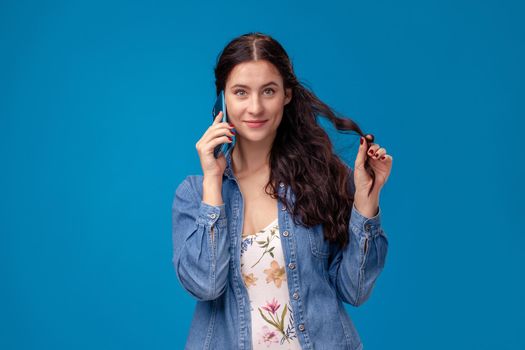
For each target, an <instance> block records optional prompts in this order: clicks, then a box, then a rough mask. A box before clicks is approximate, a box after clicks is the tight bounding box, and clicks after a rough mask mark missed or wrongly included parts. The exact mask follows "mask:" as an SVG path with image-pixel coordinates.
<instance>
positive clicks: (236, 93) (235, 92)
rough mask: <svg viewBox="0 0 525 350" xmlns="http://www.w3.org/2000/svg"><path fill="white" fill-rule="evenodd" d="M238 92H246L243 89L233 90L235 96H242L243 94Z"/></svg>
mask: <svg viewBox="0 0 525 350" xmlns="http://www.w3.org/2000/svg"><path fill="white" fill-rule="evenodd" d="M238 92H246V91H244V90H235V91H234V92H233V93H234V94H235V95H237V96H244V95H239V94H238Z"/></svg>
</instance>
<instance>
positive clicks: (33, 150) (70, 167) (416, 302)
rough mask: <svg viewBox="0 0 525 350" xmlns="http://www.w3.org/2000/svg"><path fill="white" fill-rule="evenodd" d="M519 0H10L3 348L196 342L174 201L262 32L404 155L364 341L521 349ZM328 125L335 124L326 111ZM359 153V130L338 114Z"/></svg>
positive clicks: (1, 7)
mask: <svg viewBox="0 0 525 350" xmlns="http://www.w3.org/2000/svg"><path fill="white" fill-rule="evenodd" d="M524 12H525V11H524V6H523V5H522V4H520V3H519V2H518V1H457V0H456V1H443V0H440V1H437V0H435V1H424V2H421V1H367V2H366V3H362V2H356V1H352V2H342V1H341V2H334V1H322V2H309V1H306V2H305V1H296V2H291V1H290V2H279V3H277V2H275V3H274V2H240V1H239V2H233V1H232V2H224V3H218V2H206V1H200V2H196V3H195V4H190V3H189V2H187V3H179V2H175V1H164V2H162V1H153V2H138V1H129V2H111V3H108V2H102V1H98V2H97V1H84V2H79V1H62V2H59V1H47V2H37V1H34V2H28V1H2V2H1V4H0V50H1V52H0V53H1V54H0V67H1V68H0V117H1V118H0V152H1V153H0V156H1V164H2V166H1V171H0V183H1V194H0V197H1V199H0V200H1V208H0V209H1V210H0V225H1V226H0V230H1V236H0V239H1V241H0V257H1V261H0V272H1V282H0V285H1V287H0V302H1V305H0V309H1V311H0V348H1V349H95V348H98V349H182V348H183V345H184V342H185V338H186V335H187V332H188V329H189V326H190V321H191V316H192V313H193V307H194V301H193V299H191V297H190V296H189V294H187V293H185V292H184V290H183V289H182V288H181V286H180V285H179V284H178V281H177V280H176V276H175V272H174V270H173V267H172V263H171V258H172V255H171V254H172V252H171V249H172V247H171V244H172V242H171V204H172V200H173V194H174V191H175V188H176V187H177V185H178V184H179V183H180V182H181V181H182V179H183V178H184V177H185V176H186V175H187V174H199V173H201V169H200V162H199V159H198V155H197V153H196V150H195V143H196V142H197V140H198V139H199V138H200V136H201V135H202V134H203V133H204V131H205V130H206V128H207V127H208V125H209V123H210V122H211V117H210V110H211V106H212V103H213V99H214V85H213V82H214V78H213V66H214V64H215V59H216V57H217V55H218V53H219V52H220V50H221V49H222V48H223V47H224V45H225V44H226V43H227V42H228V41H229V40H231V39H232V38H233V37H235V36H238V35H240V34H243V33H246V32H249V31H262V32H265V33H268V34H270V35H272V36H274V37H275V38H276V39H277V40H279V41H280V42H281V43H282V44H283V46H284V47H285V48H286V49H287V51H288V53H289V55H290V56H291V58H292V61H293V63H294V67H295V70H296V73H297V75H298V77H299V78H300V79H301V80H302V81H303V82H304V83H305V84H306V85H307V86H309V87H310V88H312V89H313V90H314V91H315V93H316V94H317V95H318V96H319V97H320V98H321V99H323V100H324V101H325V102H326V103H328V104H329V105H331V106H332V107H333V108H334V109H335V110H336V111H338V112H340V113H342V114H344V115H347V116H349V117H351V118H353V119H354V120H356V121H357V122H358V124H359V125H360V126H361V127H362V128H363V129H364V130H365V132H369V133H373V134H374V135H375V136H376V141H377V142H378V143H379V144H380V145H382V146H384V147H386V149H387V152H388V153H389V154H391V155H392V156H393V157H394V163H393V170H392V174H391V176H390V178H389V180H388V182H387V184H386V186H385V187H384V189H383V191H382V193H381V202H380V205H381V208H382V213H383V216H382V219H383V227H384V229H385V231H386V233H387V235H388V237H389V240H390V245H389V255H388V258H387V264H386V267H385V270H384V272H383V274H382V275H381V277H380V279H379V280H378V282H377V284H376V287H375V289H374V292H373V293H372V297H371V299H369V301H368V302H367V303H365V304H364V305H363V306H361V307H359V308H354V307H350V306H348V311H349V312H350V314H351V317H352V318H353V320H354V322H355V324H356V327H357V329H358V331H359V332H360V334H361V337H362V340H363V342H364V345H365V349H367V350H372V349H525V340H524V338H523V334H524V332H525V322H524V321H523V315H524V314H525V307H524V304H525V303H524V301H523V295H525V287H524V266H525V265H524V254H523V245H524V243H525V239H524V234H525V232H524V230H523V225H522V222H521V221H519V218H520V215H523V210H524V209H525V208H524V205H523V200H522V198H521V197H522V195H523V194H524V192H523V182H522V181H521V180H523V178H524V167H523V161H524V158H525V157H524V156H523V154H522V146H523V143H522V142H520V141H519V139H520V137H523V127H524V122H523V117H524V105H523V98H524V79H525V75H524V64H523V62H525V57H524V56H525V55H524V53H525V52H524V39H525V35H524V34H525V33H524V32H525V30H524V29H525V28H524V25H523V18H524V15H525V13H524ZM327 129H330V128H329V127H327ZM330 132H331V134H332V135H333V137H334V143H335V144H336V147H337V149H338V150H341V152H343V151H344V152H345V154H346V156H345V157H346V158H345V159H348V160H349V161H350V162H351V165H352V167H353V159H354V157H355V151H356V150H357V145H358V139H357V138H356V137H355V136H351V135H346V136H345V135H341V134H335V133H333V130H332V131H330Z"/></svg>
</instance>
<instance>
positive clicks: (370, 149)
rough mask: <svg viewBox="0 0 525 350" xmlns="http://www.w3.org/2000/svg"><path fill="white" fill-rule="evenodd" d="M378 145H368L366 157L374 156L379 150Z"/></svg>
mask: <svg viewBox="0 0 525 350" xmlns="http://www.w3.org/2000/svg"><path fill="white" fill-rule="evenodd" d="M379 147H380V146H379V145H378V144H377V143H373V144H371V145H370V147H368V156H369V157H373V156H374V154H375V153H376V152H377V150H378V149H379Z"/></svg>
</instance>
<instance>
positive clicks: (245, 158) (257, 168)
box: [232, 139, 273, 178]
mask: <svg viewBox="0 0 525 350" xmlns="http://www.w3.org/2000/svg"><path fill="white" fill-rule="evenodd" d="M236 141H237V142H236V144H235V147H234V148H233V150H232V166H233V172H234V173H235V174H236V176H237V177H240V178H241V177H248V176H250V175H253V174H254V173H260V172H266V171H267V170H268V169H269V167H270V151H271V148H272V143H273V139H267V140H261V141H257V142H253V141H247V140H246V139H242V140H241V139H238V140H236Z"/></svg>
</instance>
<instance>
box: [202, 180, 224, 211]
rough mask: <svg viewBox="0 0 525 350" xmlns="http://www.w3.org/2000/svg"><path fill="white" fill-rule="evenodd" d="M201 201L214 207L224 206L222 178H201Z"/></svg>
mask: <svg viewBox="0 0 525 350" xmlns="http://www.w3.org/2000/svg"><path fill="white" fill-rule="evenodd" d="M202 201H203V202H204V203H206V204H209V205H214V206H219V205H222V204H224V203H223V201H222V177H203V179H202Z"/></svg>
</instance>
